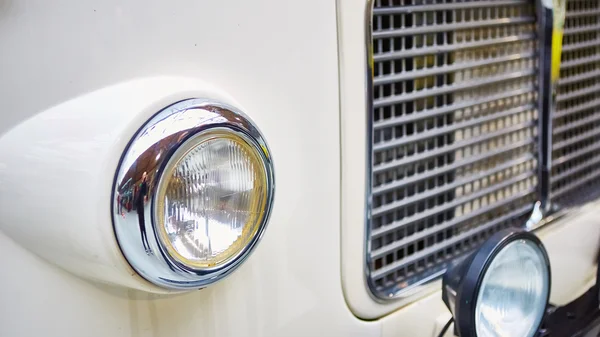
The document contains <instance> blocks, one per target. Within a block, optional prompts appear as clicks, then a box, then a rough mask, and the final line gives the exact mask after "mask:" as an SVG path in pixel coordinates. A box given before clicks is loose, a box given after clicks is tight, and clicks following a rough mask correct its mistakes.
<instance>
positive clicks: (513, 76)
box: [373, 70, 535, 108]
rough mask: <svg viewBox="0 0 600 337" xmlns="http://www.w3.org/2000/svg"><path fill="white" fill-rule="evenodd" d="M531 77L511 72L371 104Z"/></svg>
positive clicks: (378, 104)
mask: <svg viewBox="0 0 600 337" xmlns="http://www.w3.org/2000/svg"><path fill="white" fill-rule="evenodd" d="M532 75H535V72H534V71H533V70H527V71H517V72H512V73H509V74H502V75H500V76H494V77H488V78H484V79H481V80H477V81H468V82H462V83H459V84H453V85H448V86H442V87H438V88H435V89H426V90H421V91H417V92H413V93H409V94H404V95H402V96H395V97H389V98H383V99H382V98H379V99H376V100H375V101H374V102H373V106H374V107H375V108H380V107H383V106H386V105H392V104H398V103H404V102H408V101H414V100H417V99H420V98H427V97H431V96H439V95H443V94H447V93H451V92H455V91H463V90H469V89H474V88H477V87H481V86H486V85H492V84H497V83H498V82H505V81H508V80H513V79H518V78H522V77H527V76H532Z"/></svg>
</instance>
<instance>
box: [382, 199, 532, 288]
mask: <svg viewBox="0 0 600 337" xmlns="http://www.w3.org/2000/svg"><path fill="white" fill-rule="evenodd" d="M530 212H531V207H529V206H524V207H521V208H520V209H518V210H516V211H513V212H510V213H508V214H506V215H504V216H502V217H500V218H497V219H494V220H492V221H490V222H488V223H486V224H484V225H482V226H480V227H475V228H473V229H471V230H470V231H468V232H464V233H461V234H458V235H457V236H454V237H452V238H450V239H448V240H446V241H444V242H443V243H442V244H440V245H439V246H432V247H429V248H426V249H424V250H422V251H420V252H417V253H415V254H414V255H411V256H409V257H408V258H406V262H404V263H395V264H392V265H389V266H386V267H384V268H382V269H380V270H378V271H376V272H375V273H374V274H373V276H374V277H382V276H384V275H386V274H389V273H390V272H393V271H395V270H397V269H399V268H402V266H403V265H404V264H410V263H414V262H416V261H418V260H420V259H422V258H423V257H426V256H428V255H430V254H432V253H435V252H438V251H440V250H443V249H446V248H448V247H450V246H453V245H455V244H456V243H458V242H460V241H463V240H465V239H466V238H468V237H471V236H474V235H475V234H476V233H480V232H483V231H486V230H489V229H491V228H493V227H494V226H497V225H498V224H501V223H503V222H505V221H507V220H510V219H515V218H518V217H520V216H522V215H524V214H527V213H530Z"/></svg>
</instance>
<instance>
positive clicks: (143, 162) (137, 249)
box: [111, 99, 275, 290]
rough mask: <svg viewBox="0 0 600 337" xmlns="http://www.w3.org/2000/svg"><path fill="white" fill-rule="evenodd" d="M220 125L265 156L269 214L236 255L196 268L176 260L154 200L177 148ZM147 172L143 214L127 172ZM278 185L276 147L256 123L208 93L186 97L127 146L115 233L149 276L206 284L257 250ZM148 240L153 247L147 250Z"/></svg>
mask: <svg viewBox="0 0 600 337" xmlns="http://www.w3.org/2000/svg"><path fill="white" fill-rule="evenodd" d="M217 129H219V130H224V131H226V132H230V133H232V134H235V135H236V136H239V137H241V138H242V139H243V140H245V141H247V142H248V143H249V145H250V146H252V147H253V148H254V149H255V150H256V151H257V153H258V155H259V156H260V157H261V159H262V164H263V168H264V171H265V173H266V175H267V176H266V182H267V201H266V204H265V205H266V206H265V215H264V218H263V220H262V222H261V223H260V225H259V228H258V230H257V233H256V235H255V236H254V237H253V238H252V239H251V240H250V242H249V243H248V245H247V246H245V247H244V249H242V250H241V251H240V252H239V253H238V254H236V255H235V256H234V257H233V258H231V259H229V260H228V261H227V262H226V263H224V264H222V265H219V266H216V267H211V268H202V269H199V268H198V269H195V268H191V267H189V266H186V265H184V264H182V263H178V262H176V260H175V259H174V258H172V257H171V256H169V254H167V251H166V249H165V248H164V247H163V243H162V242H161V241H160V238H159V237H158V235H157V232H156V230H155V217H154V213H155V212H154V204H155V201H156V197H157V192H158V186H159V182H158V179H159V178H160V177H161V176H162V173H163V170H164V169H165V167H166V166H167V163H168V162H169V161H170V160H171V158H172V156H173V154H174V153H175V152H176V150H177V149H178V148H179V147H180V146H181V145H182V144H184V143H185V142H186V141H188V140H189V139H191V138H195V137H197V136H198V135H200V134H202V133H204V132H206V131H209V130H210V131H212V130H217ZM142 172H147V173H148V183H147V186H148V188H147V189H148V191H147V197H148V198H147V202H146V203H145V204H143V205H142V209H143V212H142V215H139V214H138V213H137V210H133V206H132V204H133V198H132V197H131V193H129V194H128V191H129V189H130V187H128V186H130V185H129V183H130V182H131V181H132V179H131V178H130V179H127V178H128V177H130V176H131V177H133V178H135V177H138V176H139V177H141V176H142ZM274 191H275V181H274V170H273V160H272V157H271V152H270V150H269V148H268V146H267V143H266V142H265V140H264V137H263V136H262V134H261V133H260V131H259V130H258V128H257V127H256V126H255V125H254V123H253V122H252V121H251V120H250V119H249V118H248V117H247V116H246V115H245V114H243V113H242V112H241V111H239V110H238V109H236V108H235V107H232V106H230V105H227V104H223V103H219V102H215V101H210V100H206V99H188V100H184V101H181V102H178V103H175V104H173V105H171V106H169V107H167V108H165V109H163V110H162V111H160V112H159V113H158V114H156V115H155V116H154V117H152V118H151V119H150V120H149V121H148V122H147V123H146V124H145V125H144V126H143V127H142V128H141V129H140V130H139V131H138V132H137V133H136V135H135V137H134V139H133V140H132V141H131V142H130V143H129V145H128V146H127V149H126V151H125V153H124V155H123V156H122V158H121V162H120V165H119V168H118V170H117V173H116V177H115V183H114V187H113V194H112V205H111V214H112V218H113V226H114V231H115V235H116V238H117V241H118V243H119V246H120V248H121V251H122V253H123V255H124V256H125V258H126V260H127V261H128V262H129V264H130V265H131V267H132V268H133V269H134V270H135V271H136V272H137V273H138V274H140V275H141V276H142V277H143V278H144V279H146V280H148V281H150V282H151V283H153V284H155V285H158V286H161V287H164V288H170V289H178V290H189V289H198V288H203V287H206V286H207V285H209V284H211V283H214V282H216V281H218V280H220V279H222V278H223V277H225V276H227V275H228V274H230V273H231V272H232V271H233V270H235V268H236V267H237V266H239V265H240V264H241V263H242V262H243V261H244V260H245V259H246V258H247V257H248V256H249V254H250V253H251V252H252V250H253V248H254V247H255V246H256V244H257V243H258V241H260V239H261V237H262V235H263V234H264V230H265V228H266V225H267V223H268V220H269V216H270V213H271V208H272V204H273V197H274ZM124 198H127V200H128V201H129V203H127V202H125V204H126V205H128V206H124V201H123V199H124ZM124 207H125V209H124ZM132 217H137V219H132ZM132 220H135V221H132ZM140 223H142V224H143V225H140ZM143 231H145V233H146V244H145V243H144V240H143V236H142V232H143ZM146 245H147V246H148V247H149V251H150V252H148V251H147V249H146Z"/></svg>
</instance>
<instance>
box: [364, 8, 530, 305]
mask: <svg viewBox="0 0 600 337" xmlns="http://www.w3.org/2000/svg"><path fill="white" fill-rule="evenodd" d="M532 4H533V1H532V0H494V1H492V0H461V1H454V0H450V1H448V0H427V1H422V0H401V1H391V0H374V8H373V12H372V13H371V14H372V15H373V17H372V32H371V43H372V46H371V48H370V49H369V50H371V51H372V54H371V55H369V56H370V60H372V61H373V63H371V64H370V66H372V69H371V70H372V72H371V73H372V78H371V79H372V83H371V84H372V86H371V88H372V92H371V94H372V96H371V100H370V109H371V110H370V111H369V118H370V122H371V124H370V125H369V128H370V130H369V132H368V134H369V135H371V139H370V143H369V151H370V156H371V160H370V162H371V166H370V170H369V172H368V174H369V176H368V178H369V182H370V184H369V195H368V200H367V205H368V207H369V210H368V214H369V219H368V221H367V226H368V231H367V232H368V238H367V240H369V245H368V247H369V252H368V253H367V255H366V259H367V266H368V268H369V270H368V277H369V282H368V284H369V285H370V286H371V289H372V290H373V291H374V294H375V295H377V296H378V297H381V298H390V296H392V297H393V296H394V295H395V294H396V291H397V290H398V289H404V288H410V287H413V286H415V285H417V284H420V282H426V281H427V280H430V279H432V278H434V277H437V276H439V275H440V270H443V268H444V266H445V264H446V263H449V262H451V261H452V260H453V259H455V258H458V257H459V256H461V255H462V254H465V253H467V252H469V251H470V250H472V249H474V248H476V247H477V246H478V245H479V244H480V243H481V242H482V240H484V239H485V238H486V237H488V236H489V235H491V234H492V233H493V232H495V231H497V230H500V229H501V228H504V227H507V226H511V225H517V226H520V225H523V224H524V222H523V221H522V219H521V217H522V215H524V214H526V213H527V212H529V211H531V210H533V204H534V201H535V198H536V194H535V192H536V191H537V160H538V154H537V134H536V126H537V124H538V120H537V114H538V111H537V106H538V105H537V99H538V83H537V82H538V80H537V76H538V69H537V64H538V58H539V55H538V42H537V40H536V34H537V33H536V22H535V8H534V7H533V5H532ZM371 57H372V58H371Z"/></svg>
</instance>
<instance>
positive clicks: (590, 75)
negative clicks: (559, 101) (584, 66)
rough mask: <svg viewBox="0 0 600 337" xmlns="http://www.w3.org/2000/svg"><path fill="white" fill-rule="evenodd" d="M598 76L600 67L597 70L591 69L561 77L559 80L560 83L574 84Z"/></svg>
mask: <svg viewBox="0 0 600 337" xmlns="http://www.w3.org/2000/svg"><path fill="white" fill-rule="evenodd" d="M598 76H600V69H598V70H595V71H590V72H587V73H583V74H579V75H574V76H569V77H564V78H561V79H559V80H558V85H567V84H573V83H577V82H580V81H583V80H589V79H593V78H597V77H598Z"/></svg>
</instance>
